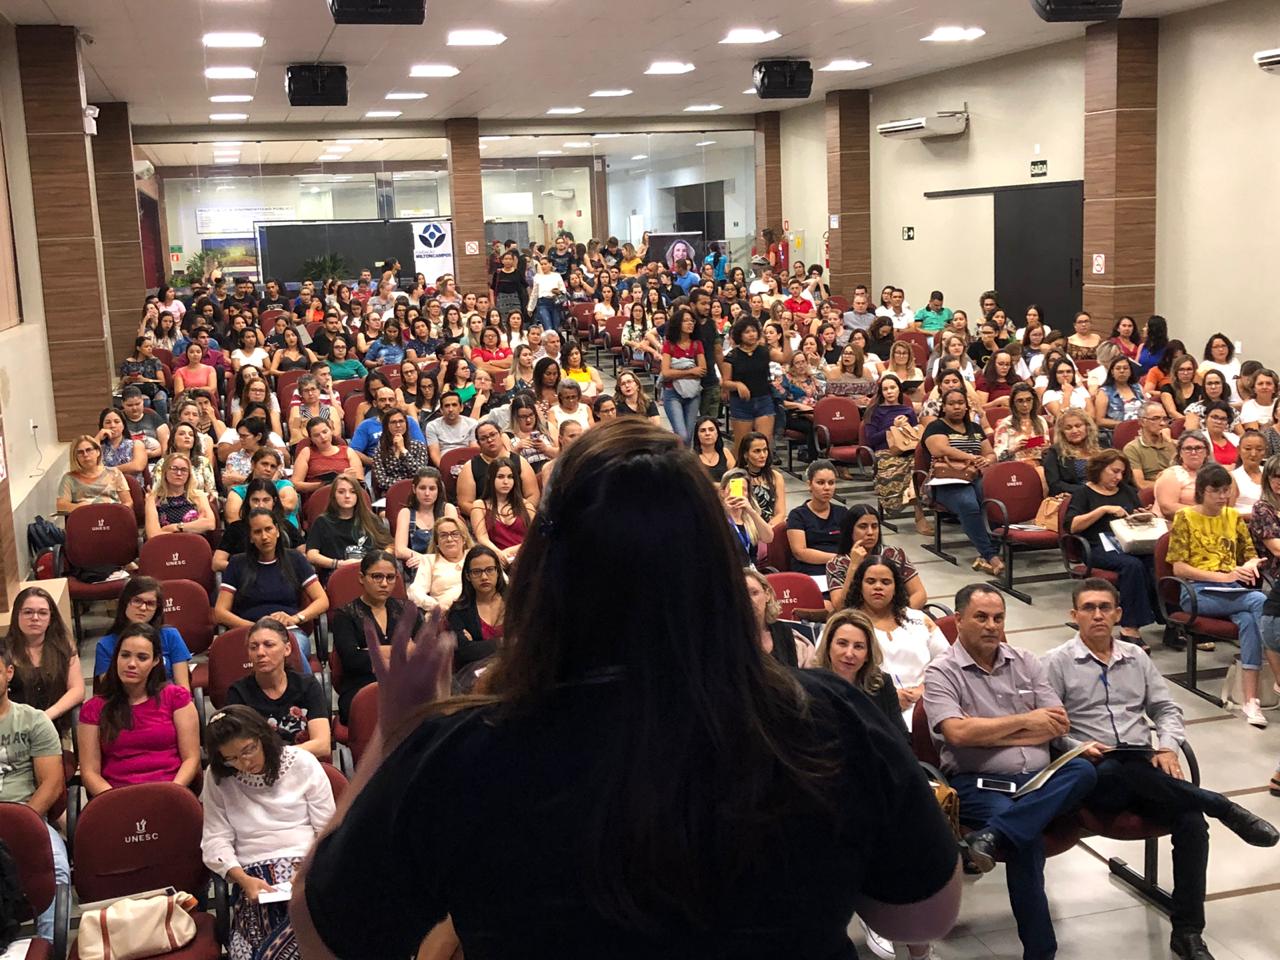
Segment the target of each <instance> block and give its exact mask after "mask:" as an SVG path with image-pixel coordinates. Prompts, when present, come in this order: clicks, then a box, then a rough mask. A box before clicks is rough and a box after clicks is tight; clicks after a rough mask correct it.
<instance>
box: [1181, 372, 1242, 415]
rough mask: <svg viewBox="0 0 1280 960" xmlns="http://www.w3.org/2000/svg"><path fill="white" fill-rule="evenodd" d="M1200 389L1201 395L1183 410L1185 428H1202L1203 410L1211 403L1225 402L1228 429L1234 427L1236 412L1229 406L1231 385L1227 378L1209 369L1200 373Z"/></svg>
mask: <svg viewBox="0 0 1280 960" xmlns="http://www.w3.org/2000/svg"><path fill="white" fill-rule="evenodd" d="M1200 376H1201V379H1200V389H1201V391H1202V393H1203V396H1202V397H1201V398H1200V399H1199V400H1198V401H1196V402H1194V403H1189V404H1187V407H1186V409H1185V410H1184V411H1183V416H1184V417H1186V429H1188V430H1204V429H1205V422H1204V415H1205V410H1206V409H1207V408H1208V406H1209V404H1211V403H1215V402H1218V403H1225V404H1227V410H1228V411H1229V412H1230V414H1231V418H1232V419H1231V423H1229V424H1227V427H1228V428H1229V429H1234V427H1235V421H1236V412H1235V409H1234V408H1233V407H1231V385H1230V384H1229V383H1228V382H1227V378H1226V376H1225V375H1224V374H1222V373H1221V372H1220V371H1218V370H1209V371H1207V372H1205V373H1203V374H1201V375H1200Z"/></svg>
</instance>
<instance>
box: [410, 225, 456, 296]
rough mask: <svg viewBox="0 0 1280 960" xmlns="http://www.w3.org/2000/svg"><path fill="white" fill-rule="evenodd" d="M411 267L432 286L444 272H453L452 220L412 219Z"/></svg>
mask: <svg viewBox="0 0 1280 960" xmlns="http://www.w3.org/2000/svg"><path fill="white" fill-rule="evenodd" d="M413 269H414V272H415V273H421V274H422V275H423V276H425V277H426V278H427V283H428V284H430V285H432V286H434V285H435V282H436V280H437V279H438V278H439V277H441V276H443V275H444V274H446V273H453V221H452V220H414V221H413Z"/></svg>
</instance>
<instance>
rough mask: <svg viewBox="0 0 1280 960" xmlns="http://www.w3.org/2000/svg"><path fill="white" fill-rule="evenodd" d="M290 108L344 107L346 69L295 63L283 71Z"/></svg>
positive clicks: (322, 64)
mask: <svg viewBox="0 0 1280 960" xmlns="http://www.w3.org/2000/svg"><path fill="white" fill-rule="evenodd" d="M284 88H285V91H286V92H287V93H288V94H289V106H291V107H345V106H346V105H347V68H346V67H344V66H342V64H338V63H294V64H291V65H290V66H288V67H286V68H285V71H284Z"/></svg>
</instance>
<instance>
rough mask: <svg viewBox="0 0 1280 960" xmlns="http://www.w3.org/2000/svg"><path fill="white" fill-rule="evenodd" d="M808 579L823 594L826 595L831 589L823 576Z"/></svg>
mask: <svg viewBox="0 0 1280 960" xmlns="http://www.w3.org/2000/svg"><path fill="white" fill-rule="evenodd" d="M809 579H811V580H812V581H813V582H814V583H816V584H817V585H818V589H819V590H821V591H822V592H823V593H826V592H827V591H829V590H830V589H831V587H830V586H828V585H827V578H826V577H825V576H823V575H811V576H810V578H809Z"/></svg>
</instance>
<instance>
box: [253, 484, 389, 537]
mask: <svg viewBox="0 0 1280 960" xmlns="http://www.w3.org/2000/svg"><path fill="white" fill-rule="evenodd" d="M340 483H349V484H351V488H352V489H353V490H355V492H356V506H355V518H356V523H357V524H359V525H360V529H361V530H363V531H364V532H365V534H366V535H367V536H368V538H369V539H370V540H371V541H373V544H374V546H373V549H375V550H381V549H383V548H384V547H386V546H387V545H388V544H389V543H391V535H390V534H389V533H387V528H386V527H385V526H383V524H382V521H380V520H379V519H378V518H377V517H375V516H374V515H373V511H372V510H371V509H369V502H368V501H367V500H366V499H365V495H364V491H363V490H362V489H361V487H360V484H358V483H356V482H355V481H354V480H352V479H351V478H350V477H344V476H337V477H334V478H333V482H332V483H330V484H329V505H328V506H327V507H325V508H324V512H325V515H326V516H328V518H329V519H330V520H341V519H342V518H341V517H339V516H338V510H339V509H341V508H340V507H339V506H338V498H337V497H336V496H334V494H336V493H337V492H338V484H340ZM278 549H279V548H277V550H278Z"/></svg>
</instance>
